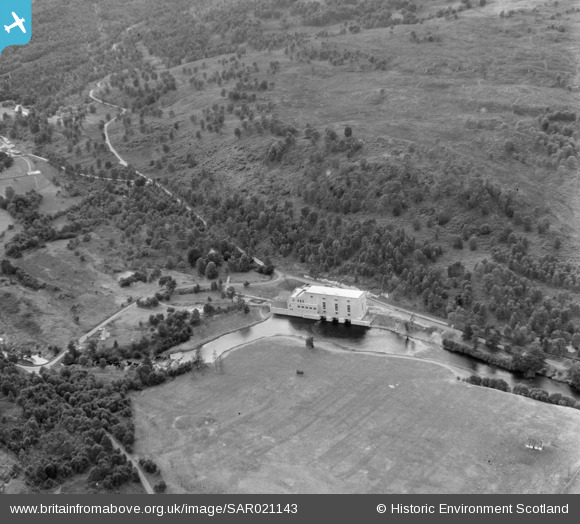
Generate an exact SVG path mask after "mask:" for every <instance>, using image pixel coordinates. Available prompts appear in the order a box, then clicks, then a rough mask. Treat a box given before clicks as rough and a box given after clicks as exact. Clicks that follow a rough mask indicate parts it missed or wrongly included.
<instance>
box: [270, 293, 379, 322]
mask: <svg viewBox="0 0 580 524" xmlns="http://www.w3.org/2000/svg"><path fill="white" fill-rule="evenodd" d="M272 313H275V314H277V315H289V316H293V317H302V318H309V319H312V320H330V321H333V322H340V323H346V324H357V325H361V326H368V325H370V321H369V320H363V319H364V317H365V315H366V314H367V297H366V292H365V291H361V290H360V289H342V288H338V287H326V286H313V285H310V284H308V285H305V286H302V287H299V288H296V289H295V290H294V291H293V292H292V295H291V296H290V298H289V299H288V302H287V303H286V304H281V303H278V304H275V305H272Z"/></svg>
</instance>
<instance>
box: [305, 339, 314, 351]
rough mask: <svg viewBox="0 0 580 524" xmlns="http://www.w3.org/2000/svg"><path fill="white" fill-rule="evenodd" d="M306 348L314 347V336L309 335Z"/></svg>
mask: <svg viewBox="0 0 580 524" xmlns="http://www.w3.org/2000/svg"><path fill="white" fill-rule="evenodd" d="M306 349H314V337H308V338H307V339H306Z"/></svg>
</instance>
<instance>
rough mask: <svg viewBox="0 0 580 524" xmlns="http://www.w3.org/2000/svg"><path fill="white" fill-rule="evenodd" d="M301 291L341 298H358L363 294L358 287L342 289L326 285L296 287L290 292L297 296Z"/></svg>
mask: <svg viewBox="0 0 580 524" xmlns="http://www.w3.org/2000/svg"><path fill="white" fill-rule="evenodd" d="M302 292H305V293H306V292H307V293H312V294H313V295H331V296H335V297H343V298H360V297H361V296H363V295H364V294H365V292H364V291H361V290H360V289H343V288H340V287H327V286H308V285H307V286H304V287H301V288H298V289H296V290H295V291H294V293H292V296H293V297H294V296H298V295H300V294H301V293H302Z"/></svg>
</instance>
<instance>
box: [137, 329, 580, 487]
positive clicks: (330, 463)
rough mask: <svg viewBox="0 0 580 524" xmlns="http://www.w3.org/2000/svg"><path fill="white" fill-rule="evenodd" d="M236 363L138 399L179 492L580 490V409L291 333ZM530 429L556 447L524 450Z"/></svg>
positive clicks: (238, 356) (146, 435) (146, 447)
mask: <svg viewBox="0 0 580 524" xmlns="http://www.w3.org/2000/svg"><path fill="white" fill-rule="evenodd" d="M224 366H225V372H224V374H216V373H214V371H213V370H208V371H207V372H205V373H204V374H203V375H202V376H200V375H199V374H196V375H191V374H187V375H184V376H182V377H179V378H178V379H176V380H175V381H173V382H171V383H169V384H166V385H163V386H160V387H156V388H152V389H150V390H147V391H145V392H143V393H140V394H139V395H135V396H134V398H133V405H134V410H135V424H136V437H137V444H136V454H137V455H138V456H144V457H151V458H153V459H154V460H155V461H156V462H157V463H158V464H159V466H160V467H161V470H162V473H163V476H164V478H165V480H166V481H167V484H168V486H169V491H170V492H174V493H183V492H187V493H200V492H219V493H559V492H565V491H567V490H573V491H575V492H580V489H579V488H580V486H578V485H576V486H575V487H574V486H571V485H568V484H569V482H570V481H571V479H573V477H574V475H575V473H576V472H577V470H578V468H579V467H580V453H579V451H578V449H580V448H579V444H580V436H579V435H578V432H577V428H578V424H579V423H580V414H579V413H578V412H577V411H574V410H570V409H566V408H562V407H555V406H551V405H546V404H542V403H539V402H534V401H532V400H529V399H526V398H523V397H518V396H515V395H510V394H504V393H501V392H498V391H495V390H489V389H484V388H478V387H474V386H471V387H470V386H468V385H466V384H464V383H461V382H457V381H456V380H455V376H454V375H453V374H452V373H450V372H449V371H447V370H446V369H444V368H440V367H436V366H433V365H431V364H428V363H423V362H415V361H409V360H399V359H394V358H388V357H374V356H367V355H354V354H347V353H334V352H331V353H329V352H326V351H323V350H315V351H306V350H305V349H304V347H303V345H302V343H298V342H295V341H293V340H290V339H269V340H263V341H259V342H256V343H253V344H250V345H249V346H246V347H244V348H243V349H240V350H238V351H234V352H233V353H231V354H230V355H229V356H228V357H227V358H226V359H225V360H224ZM297 369H300V370H303V371H304V376H303V377H297V376H296V370H297ZM529 437H535V438H539V439H541V440H543V442H544V443H545V448H544V451H543V452H534V451H531V450H529V449H527V448H525V443H526V442H527V439H528V438H529Z"/></svg>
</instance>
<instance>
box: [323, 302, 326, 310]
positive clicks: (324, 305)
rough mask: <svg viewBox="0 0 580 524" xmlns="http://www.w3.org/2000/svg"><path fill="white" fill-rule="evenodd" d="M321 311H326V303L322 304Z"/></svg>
mask: <svg viewBox="0 0 580 524" xmlns="http://www.w3.org/2000/svg"><path fill="white" fill-rule="evenodd" d="M322 309H324V311H326V302H323V303H322Z"/></svg>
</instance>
